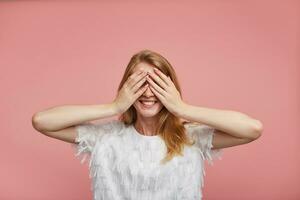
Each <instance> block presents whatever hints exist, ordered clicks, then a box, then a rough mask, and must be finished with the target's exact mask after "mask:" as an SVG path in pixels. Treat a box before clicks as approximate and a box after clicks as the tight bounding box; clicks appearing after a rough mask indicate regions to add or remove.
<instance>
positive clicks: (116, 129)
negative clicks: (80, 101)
mask: <svg viewBox="0 0 300 200" xmlns="http://www.w3.org/2000/svg"><path fill="white" fill-rule="evenodd" d="M186 128H187V133H188V135H190V136H191V137H192V138H194V139H195V140H196V143H195V145H194V146H192V147H187V148H184V152H183V153H184V156H175V157H174V158H173V159H172V160H171V161H169V162H168V163H167V164H165V165H161V164H160V160H161V159H163V158H164V156H165V153H166V150H167V149H166V146H165V144H164V141H163V140H162V139H161V138H160V137H158V136H145V135H142V134H140V133H139V132H138V131H137V130H136V129H135V128H134V126H132V125H130V126H125V124H124V123H123V122H121V121H118V120H112V121H109V122H102V123H99V124H92V123H85V124H81V125H77V127H76V130H77V132H78V134H77V138H76V141H77V142H78V144H72V146H73V147H75V150H76V154H75V155H76V156H77V157H79V158H80V159H81V163H83V162H84V161H86V160H87V157H88V158H89V159H88V160H89V169H90V178H92V185H91V190H92V192H93V199H94V200H127V199H128V200H199V199H200V200H201V199H202V187H203V183H204V180H203V175H205V172H204V160H205V159H206V160H208V161H210V163H212V159H213V158H216V157H219V158H220V157H221V154H220V152H221V150H212V149H211V147H212V144H211V142H212V138H213V131H214V129H212V128H211V127H208V126H203V125H194V124H192V125H186Z"/></svg>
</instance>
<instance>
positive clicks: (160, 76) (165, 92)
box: [147, 68, 185, 116]
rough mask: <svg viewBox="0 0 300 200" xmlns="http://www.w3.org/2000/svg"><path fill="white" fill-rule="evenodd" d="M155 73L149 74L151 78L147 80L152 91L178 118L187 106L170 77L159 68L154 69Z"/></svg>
mask: <svg viewBox="0 0 300 200" xmlns="http://www.w3.org/2000/svg"><path fill="white" fill-rule="evenodd" d="M154 72H155V73H151V72H149V74H150V77H151V78H150V77H148V78H147V81H148V82H149V83H150V85H149V87H150V89H151V91H152V92H153V93H154V94H155V96H157V97H158V98H159V100H160V101H161V103H162V104H163V105H164V106H165V107H166V108H167V109H168V110H169V111H170V112H171V113H173V114H174V115H176V116H178V115H179V113H180V112H181V111H182V109H183V107H184V105H185V103H184V102H183V101H182V99H181V96H180V93H179V92H178V90H177V89H176V87H175V85H174V83H173V82H172V80H171V78H170V77H169V76H166V75H165V74H164V73H162V72H161V71H160V70H159V69H157V68H154ZM153 80H154V81H153Z"/></svg>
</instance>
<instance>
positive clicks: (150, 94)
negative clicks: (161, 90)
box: [143, 83, 155, 97]
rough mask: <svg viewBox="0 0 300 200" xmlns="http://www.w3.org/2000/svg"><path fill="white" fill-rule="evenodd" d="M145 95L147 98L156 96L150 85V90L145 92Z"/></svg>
mask: <svg viewBox="0 0 300 200" xmlns="http://www.w3.org/2000/svg"><path fill="white" fill-rule="evenodd" d="M148 84H150V83H148ZM143 95H144V96H146V97H151V96H155V95H154V93H153V92H152V91H151V89H150V87H149V85H148V88H147V89H146V91H145V92H144V94H143Z"/></svg>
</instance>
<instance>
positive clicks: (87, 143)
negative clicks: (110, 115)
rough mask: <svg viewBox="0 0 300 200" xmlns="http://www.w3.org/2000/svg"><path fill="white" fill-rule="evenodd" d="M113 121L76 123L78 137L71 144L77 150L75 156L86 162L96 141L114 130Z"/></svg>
mask: <svg viewBox="0 0 300 200" xmlns="http://www.w3.org/2000/svg"><path fill="white" fill-rule="evenodd" d="M112 124H113V121H102V122H100V123H95V124H93V123H91V122H85V123H82V124H78V125H75V130H76V138H75V142H76V143H72V144H71V146H72V148H73V150H74V151H75V152H74V153H75V156H76V157H77V158H79V159H80V160H81V163H84V162H85V161H86V160H87V159H90V157H91V154H92V152H93V150H94V147H95V145H96V143H97V142H98V141H99V140H100V139H101V137H102V136H103V135H104V134H106V133H110V132H112V129H113V126H112Z"/></svg>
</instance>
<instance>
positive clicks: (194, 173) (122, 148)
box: [32, 49, 263, 200]
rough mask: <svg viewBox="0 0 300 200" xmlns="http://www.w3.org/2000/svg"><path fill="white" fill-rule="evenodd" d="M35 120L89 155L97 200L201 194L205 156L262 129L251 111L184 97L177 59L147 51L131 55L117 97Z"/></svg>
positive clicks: (195, 199)
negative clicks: (175, 66)
mask: <svg viewBox="0 0 300 200" xmlns="http://www.w3.org/2000/svg"><path fill="white" fill-rule="evenodd" d="M115 115H117V116H118V118H117V119H113V120H105V118H108V117H112V116H115ZM98 119H102V120H100V121H101V122H99V123H92V122H91V121H92V120H98ZM32 124H33V127H34V128H35V129H36V130H37V131H39V132H41V133H42V134H45V135H46V136H49V137H52V138H56V139H58V140H62V141H65V142H69V143H71V147H72V148H73V149H74V150H75V155H76V156H78V158H80V160H81V163H83V162H85V161H86V160H88V161H89V162H88V163H89V170H90V178H91V179H92V184H91V190H92V192H93V199H94V200H125V199H128V200H183V199H185V200H199V199H202V188H203V186H204V175H205V170H204V161H205V160H206V161H208V162H209V164H213V159H215V158H218V159H220V160H221V158H222V154H223V149H224V148H228V147H233V146H237V145H242V144H247V143H250V142H252V141H254V140H256V139H258V138H259V137H260V136H261V134H262V130H263V125H262V123H261V122H260V121H259V120H257V119H254V118H251V117H250V116H248V115H246V114H244V113H241V112H238V111H232V110H220V109H213V108H206V107H199V106H194V105H191V104H188V103H186V102H184V101H183V99H182V95H181V88H180V85H179V82H178V79H177V76H176V73H175V71H174V69H173V67H172V66H171V64H170V63H169V62H168V60H167V59H166V58H165V57H163V56H162V55H161V54H159V53H157V52H154V51H151V50H147V49H146V50H142V51H140V52H137V53H136V54H135V55H133V56H132V57H131V59H130V61H129V63H128V65H127V68H126V69H125V73H124V75H123V78H122V80H121V82H120V85H119V88H118V92H117V95H116V97H115V99H114V100H113V101H111V103H107V104H101V105H64V106H57V107H52V108H50V109H46V110H43V111H40V112H37V113H35V114H34V115H33V117H32Z"/></svg>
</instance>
